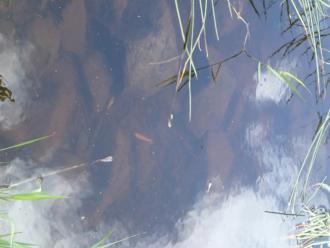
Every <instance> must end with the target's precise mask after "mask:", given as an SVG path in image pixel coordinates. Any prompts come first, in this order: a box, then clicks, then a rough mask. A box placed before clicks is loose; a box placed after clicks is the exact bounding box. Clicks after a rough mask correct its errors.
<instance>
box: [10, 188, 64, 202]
mask: <svg viewBox="0 0 330 248" xmlns="http://www.w3.org/2000/svg"><path fill="white" fill-rule="evenodd" d="M64 198H66V197H65V196H61V195H52V194H48V193H47V192H45V191H42V190H36V191H31V192H26V193H19V194H9V195H7V196H6V199H8V200H12V201H39V200H50V199H64Z"/></svg>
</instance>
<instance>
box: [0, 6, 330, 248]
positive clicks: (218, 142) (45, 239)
mask: <svg viewBox="0 0 330 248" xmlns="http://www.w3.org/2000/svg"><path fill="white" fill-rule="evenodd" d="M145 2H147V3H148V4H147V5H148V7H147V8H142V7H141V6H142V5H143V4H144V3H145ZM154 2H155V3H153V2H152V3H150V2H149V1H141V2H139V3H137V2H132V3H130V2H129V1H123V0H118V1H112V2H111V3H109V2H108V1H99V2H97V3H94V2H85V1H82V0H74V1H54V2H53V1H49V2H48V1H42V4H37V3H34V4H28V3H27V1H21V3H20V4H17V6H16V5H15V4H12V5H8V6H6V5H4V6H2V8H3V10H1V13H2V14H1V15H2V16H1V18H3V19H4V22H3V23H2V24H1V25H0V32H1V33H2V35H3V36H2V37H3V38H2V39H1V40H0V48H1V51H0V65H1V73H2V74H4V75H5V77H6V78H7V81H8V86H10V87H12V89H13V93H14V95H15V96H16V98H17V99H18V102H17V103H16V105H15V106H14V107H13V106H11V105H10V104H7V103H2V104H1V106H0V111H1V112H0V117H1V125H2V129H3V133H2V136H1V138H2V139H1V141H2V144H3V146H5V145H7V144H12V143H15V142H19V141H21V140H25V139H27V138H30V137H37V136H41V135H45V134H50V133H52V132H54V131H55V132H56V135H55V136H54V137H53V138H52V139H51V140H48V141H44V142H42V143H40V144H36V145H33V146H31V147H27V148H24V149H22V150H21V151H19V152H17V153H16V152H14V153H13V152H11V153H8V154H4V155H3V159H14V160H13V161H12V163H11V164H10V166H9V167H8V169H7V173H8V175H11V176H12V180H15V179H16V180H19V178H24V177H27V176H31V175H33V174H38V173H42V172H43V171H49V170H53V169H55V168H57V169H58V168H61V167H64V166H68V165H71V164H74V163H76V162H80V161H92V160H94V159H98V158H102V157H104V156H107V155H113V157H114V161H113V163H112V164H111V165H100V166H94V167H90V168H87V169H86V170H77V171H74V172H69V173H67V174H65V175H60V176H56V177H53V178H49V179H47V180H45V182H44V187H45V189H46V190H48V191H51V192H55V193H63V194H68V195H70V196H71V198H70V199H67V200H65V201H54V202H41V203H39V202H38V203H15V204H14V207H13V208H12V209H11V211H10V215H11V216H12V217H13V219H15V221H16V222H17V227H16V229H17V230H18V231H21V230H23V231H24V232H23V234H22V238H23V239H24V238H26V239H25V240H28V241H31V242H35V243H38V244H40V245H41V247H47V245H48V247H49V244H50V243H52V244H53V243H56V244H57V246H56V247H75V246H74V245H73V243H72V242H74V241H75V242H77V240H79V242H81V243H79V244H77V245H76V246H77V247H84V246H87V244H89V243H90V242H91V240H95V238H97V237H99V236H100V235H101V234H102V233H105V232H107V230H109V229H110V228H113V229H114V236H113V239H117V238H121V237H124V236H127V235H130V234H134V233H142V232H144V231H145V232H146V233H147V234H146V235H144V236H141V237H140V238H137V239H136V240H138V241H136V243H135V244H134V246H136V247H180V248H181V247H211V248H212V247H229V246H231V247H242V244H244V247H279V244H281V245H280V246H281V247H286V246H288V242H287V240H286V239H284V238H283V237H284V236H286V235H287V233H288V232H290V231H291V229H290V228H291V227H290V226H289V225H288V224H289V222H288V221H287V222H283V221H282V219H281V218H279V217H277V216H269V215H267V214H264V213H263V211H264V210H282V209H283V207H284V203H285V201H286V200H287V198H288V194H289V188H288V187H287V185H288V184H289V183H290V182H291V181H292V179H293V177H292V175H293V173H295V172H296V171H297V168H296V166H298V164H299V162H300V161H301V160H302V158H303V156H304V153H305V151H306V148H307V146H308V144H309V142H310V140H311V137H312V135H313V130H314V128H315V126H316V123H317V115H316V113H315V109H321V110H322V111H324V109H323V108H324V107H323V106H316V107H315V108H314V107H312V108H311V106H313V101H314V100H313V99H312V97H311V96H308V95H307V94H304V95H305V96H306V100H305V102H304V101H301V100H300V99H299V98H297V97H294V98H292V100H291V101H290V102H289V104H287V103H286V100H287V99H288V97H289V94H288V92H289V90H288V89H287V87H286V86H285V85H283V84H281V83H280V82H277V81H276V80H275V78H274V77H273V76H271V75H269V73H267V72H266V71H263V73H262V77H261V78H262V82H261V83H260V84H257V83H256V80H255V79H256V75H255V71H256V64H255V62H253V61H251V60H250V59H249V58H247V57H244V56H243V55H242V56H240V57H238V58H236V59H235V60H232V61H230V62H228V63H226V64H225V65H223V66H222V68H221V72H220V77H219V80H218V82H216V83H215V84H214V83H213V82H212V80H211V79H210V75H209V73H208V72H207V71H205V72H202V73H201V74H200V75H199V80H198V81H194V82H193V84H194V85H193V118H192V122H191V123H188V121H187V110H188V106H187V101H188V96H187V92H186V90H185V89H183V90H182V91H180V92H179V93H178V94H177V95H176V96H175V98H174V95H173V88H170V87H168V88H157V87H155V84H156V83H157V82H160V81H161V80H163V79H164V78H166V77H168V76H171V75H173V74H175V73H176V69H177V65H176V64H175V63H174V64H161V65H150V62H156V61H161V60H164V59H167V58H170V57H171V56H174V55H175V54H176V53H177V46H180V44H181V43H180V44H179V43H178V44H179V45H177V37H176V35H175V30H176V29H177V26H176V19H175V12H174V9H173V6H172V4H169V3H168V2H166V1H159V2H158V1H154ZM6 8H7V9H6ZM221 8H224V6H220V7H219V9H221ZM23 10H24V12H22V11H23ZM87 10H88V11H87ZM274 12H276V11H274ZM243 13H244V14H245V17H246V19H247V20H248V21H249V22H253V23H255V25H250V27H251V39H250V40H249V41H248V45H247V48H248V49H249V51H251V52H253V53H254V54H255V55H256V56H259V57H260V58H262V59H265V58H266V56H267V55H269V54H270V50H271V49H274V48H276V46H277V44H280V41H278V40H277V39H274V37H277V36H276V35H277V34H278V33H279V32H280V28H281V27H280V26H279V25H278V23H279V22H278V20H276V19H275V16H276V14H277V13H273V12H272V13H270V15H269V16H268V19H267V21H262V20H257V19H256V18H255V16H254V15H253V14H252V13H250V12H249V11H243ZM219 25H220V42H219V43H217V42H216V41H215V40H214V39H212V38H211V37H210V46H209V49H210V63H212V62H215V61H217V60H218V59H219V58H223V57H227V56H230V55H231V54H233V53H234V52H237V51H238V50H239V49H240V46H241V42H242V40H243V39H244V34H245V33H244V31H245V29H244V25H242V23H240V22H238V21H237V20H231V19H230V18H229V16H228V13H227V16H226V15H224V16H221V17H219ZM270 29H271V32H270V31H267V30H270ZM266 31H267V34H268V36H266V35H261V34H262V33H264V32H266ZM210 33H211V32H210ZM275 34H276V35H275ZM277 42H278V43H277ZM295 56H296V55H295ZM270 62H271V63H272V64H273V65H277V66H280V67H281V66H283V67H285V68H287V69H288V68H289V69H290V70H293V71H297V72H301V71H303V69H302V68H304V67H303V66H305V63H304V62H301V59H299V57H298V58H296V57H292V58H288V59H287V60H284V62H283V61H282V62H281V63H280V62H279V59H278V58H273V59H271V60H270ZM199 63H200V65H204V64H205V63H207V61H206V59H205V58H200V60H199ZM299 90H301V91H302V92H303V90H302V89H299ZM13 108H15V109H14V110H13ZM9 113H11V114H12V113H16V114H15V115H11V114H9ZM170 113H173V114H174V121H173V127H172V128H171V129H169V128H168V127H167V124H168V117H169V115H170ZM136 133H139V134H142V135H144V136H145V137H146V138H148V139H151V140H152V142H150V143H152V144H149V143H148V142H146V141H143V140H141V139H137V138H136ZM326 156H327V155H326V153H325V151H321V156H320V161H321V162H324V163H325V162H326ZM321 164H323V163H320V165H319V167H318V168H319V170H318V171H319V173H320V174H322V171H324V168H323V167H322V166H321ZM4 169H5V168H4ZM209 183H212V187H211V188H210V189H208V185H209ZM207 192H208V193H207ZM27 223H28V224H27ZM27 225H29V226H30V228H29V230H25V228H24V227H26V226H27ZM270 226H271V227H272V228H271V230H270V228H269V227H270ZM36 234H37V235H36ZM40 234H42V235H40ZM237 237H239V238H237ZM281 242H282V243H281ZM127 246H130V247H132V246H133V244H131V245H128V244H127Z"/></svg>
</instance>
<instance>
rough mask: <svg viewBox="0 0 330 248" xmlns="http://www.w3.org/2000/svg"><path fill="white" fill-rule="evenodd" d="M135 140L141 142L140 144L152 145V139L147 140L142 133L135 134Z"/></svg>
mask: <svg viewBox="0 0 330 248" xmlns="http://www.w3.org/2000/svg"><path fill="white" fill-rule="evenodd" d="M134 136H135V138H137V139H138V140H141V141H142V142H144V143H146V144H149V145H151V144H152V143H153V141H152V139H149V138H148V137H146V136H144V135H143V134H142V133H138V132H135V133H134Z"/></svg>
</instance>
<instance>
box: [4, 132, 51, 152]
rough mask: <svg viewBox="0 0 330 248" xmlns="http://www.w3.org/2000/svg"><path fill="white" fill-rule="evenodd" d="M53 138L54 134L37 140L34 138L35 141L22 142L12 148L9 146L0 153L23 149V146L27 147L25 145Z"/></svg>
mask: <svg viewBox="0 0 330 248" xmlns="http://www.w3.org/2000/svg"><path fill="white" fill-rule="evenodd" d="M53 136H54V134H51V135H47V136H43V137H39V138H36V139H31V140H28V141H24V142H22V143H19V144H16V145H12V146H9V147H6V148H1V149H0V152H3V151H8V150H11V149H15V148H19V147H23V146H27V145H31V144H33V143H36V142H39V141H42V140H45V139H48V138H51V137H53Z"/></svg>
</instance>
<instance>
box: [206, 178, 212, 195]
mask: <svg viewBox="0 0 330 248" xmlns="http://www.w3.org/2000/svg"><path fill="white" fill-rule="evenodd" d="M211 188H212V182H211V181H209V184H208V186H207V190H206V193H210V190H211Z"/></svg>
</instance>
